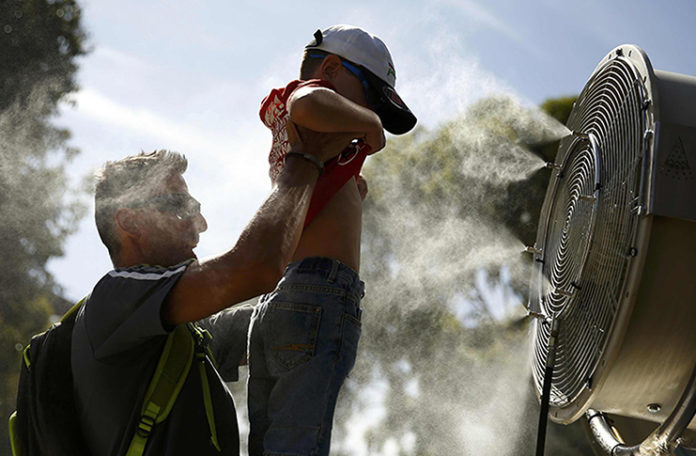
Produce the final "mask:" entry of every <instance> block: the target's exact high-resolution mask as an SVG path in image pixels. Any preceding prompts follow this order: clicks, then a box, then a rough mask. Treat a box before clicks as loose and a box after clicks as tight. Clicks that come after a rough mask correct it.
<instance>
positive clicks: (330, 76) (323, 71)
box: [319, 54, 343, 81]
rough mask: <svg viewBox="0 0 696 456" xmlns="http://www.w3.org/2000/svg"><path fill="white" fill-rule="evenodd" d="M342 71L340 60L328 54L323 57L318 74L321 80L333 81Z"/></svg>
mask: <svg viewBox="0 0 696 456" xmlns="http://www.w3.org/2000/svg"><path fill="white" fill-rule="evenodd" d="M342 69H343V65H342V64H341V58H340V57H339V56H337V55H334V54H329V55H327V56H326V57H324V60H323V61H322V62H321V66H320V67H319V74H320V75H321V78H322V79H326V80H327V81H333V80H334V79H335V78H336V75H338V73H339V72H340V71H341V70H342Z"/></svg>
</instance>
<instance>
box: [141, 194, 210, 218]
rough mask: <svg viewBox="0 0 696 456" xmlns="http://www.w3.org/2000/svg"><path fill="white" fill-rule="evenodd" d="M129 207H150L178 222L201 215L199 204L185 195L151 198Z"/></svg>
mask: <svg viewBox="0 0 696 456" xmlns="http://www.w3.org/2000/svg"><path fill="white" fill-rule="evenodd" d="M130 207H132V208H140V207H152V208H155V209H157V210H158V211H160V212H164V213H166V214H171V215H174V216H175V217H176V218H178V219H179V220H185V219H190V218H193V217H196V216H198V215H200V213H201V203H199V202H198V200H197V199H196V198H194V197H192V196H191V195H187V194H185V193H169V194H166V195H155V196H151V197H150V198H147V199H146V200H143V201H138V202H135V203H134V204H131V205H130Z"/></svg>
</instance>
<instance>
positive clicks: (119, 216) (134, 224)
mask: <svg viewBox="0 0 696 456" xmlns="http://www.w3.org/2000/svg"><path fill="white" fill-rule="evenodd" d="M114 221H115V222H116V226H118V228H119V229H120V230H121V231H123V232H124V234H126V235H127V236H130V237H133V238H137V237H138V236H139V235H140V228H139V227H138V221H137V219H136V216H135V213H134V212H133V211H132V210H130V209H125V208H121V209H117V210H116V213H115V214H114Z"/></svg>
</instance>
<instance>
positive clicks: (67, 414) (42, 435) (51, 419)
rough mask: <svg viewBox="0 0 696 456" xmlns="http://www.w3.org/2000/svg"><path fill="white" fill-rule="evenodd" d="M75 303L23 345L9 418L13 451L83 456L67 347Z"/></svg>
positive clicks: (16, 453) (83, 443)
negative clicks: (13, 403) (14, 402)
mask: <svg viewBox="0 0 696 456" xmlns="http://www.w3.org/2000/svg"><path fill="white" fill-rule="evenodd" d="M83 301H84V299H83V300H82V301H80V302H78V303H77V304H75V305H74V306H73V307H72V308H71V309H70V310H69V311H68V312H67V313H66V314H65V315H64V316H63V318H62V319H61V321H60V322H58V323H56V324H55V325H53V326H51V327H50V328H49V329H48V330H47V331H45V332H43V333H41V334H37V335H35V336H34V337H32V339H31V343H30V344H29V345H27V347H26V348H25V349H24V360H23V361H24V362H22V367H21V370H20V374H19V387H18V389H17V410H18V411H19V413H18V412H15V413H14V414H13V415H12V417H11V418H10V442H11V444H12V454H13V455H15V456H19V455H35V454H36V455H39V454H41V455H44V454H45V455H49V454H50V455H53V454H56V455H62V454H65V455H68V454H70V455H86V454H89V453H88V451H87V446H86V445H85V442H84V438H83V437H82V433H81V432H80V423H79V420H78V418H77V410H76V409H75V399H74V397H73V389H72V384H73V379H72V369H71V367H70V345H71V340H72V330H73V326H75V318H76V316H77V310H78V309H79V307H80V305H81V304H82V302H83Z"/></svg>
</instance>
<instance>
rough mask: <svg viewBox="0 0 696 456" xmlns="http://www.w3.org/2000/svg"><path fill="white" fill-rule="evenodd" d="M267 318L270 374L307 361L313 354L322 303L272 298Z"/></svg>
mask: <svg viewBox="0 0 696 456" xmlns="http://www.w3.org/2000/svg"><path fill="white" fill-rule="evenodd" d="M266 319H267V321H268V325H267V328H268V333H266V347H268V349H269V351H270V353H269V358H270V359H271V360H272V362H271V363H270V365H269V371H270V373H271V374H279V373H282V372H285V371H288V370H290V369H293V368H295V367H297V366H299V365H301V364H304V363H306V362H307V361H309V360H310V359H311V358H312V356H313V355H314V350H315V347H316V343H317V334H318V332H319V323H320V321H321V307H319V306H313V305H309V304H298V303H286V302H274V303H272V304H270V305H269V308H268V311H267V314H266Z"/></svg>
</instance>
